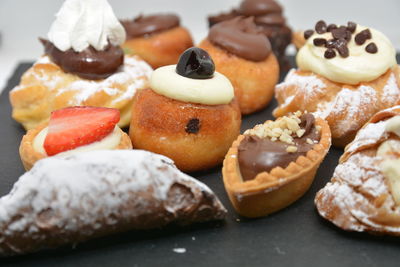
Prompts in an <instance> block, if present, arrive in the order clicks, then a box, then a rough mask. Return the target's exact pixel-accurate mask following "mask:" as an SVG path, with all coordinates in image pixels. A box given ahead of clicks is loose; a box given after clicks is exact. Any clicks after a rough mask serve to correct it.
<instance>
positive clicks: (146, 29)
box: [121, 14, 180, 38]
mask: <svg viewBox="0 0 400 267" xmlns="http://www.w3.org/2000/svg"><path fill="white" fill-rule="evenodd" d="M121 23H122V25H123V26H124V28H125V31H126V34H127V37H128V38H137V37H142V36H146V35H151V34H154V33H159V32H163V31H166V30H169V29H172V28H175V27H178V26H179V25H180V21H179V17H178V16H176V15H174V14H156V15H149V16H142V15H140V16H139V17H136V18H135V19H133V20H122V21H121Z"/></svg>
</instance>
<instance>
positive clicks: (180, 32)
mask: <svg viewBox="0 0 400 267" xmlns="http://www.w3.org/2000/svg"><path fill="white" fill-rule="evenodd" d="M121 23H122V25H123V26H124V28H125V30H126V33H127V40H126V42H125V43H124V44H123V45H122V47H123V48H124V49H125V52H126V53H127V54H133V55H138V56H140V57H141V58H143V59H144V60H145V61H146V62H147V63H149V64H150V65H151V66H152V67H153V68H154V69H156V68H159V67H161V66H166V65H171V64H176V63H177V62H178V59H179V56H180V55H181V54H182V53H183V51H185V50H186V49H188V48H189V47H192V46H193V41H192V37H191V36H190V33H189V31H188V30H187V29H186V28H184V27H182V26H180V19H179V17H178V16H177V15H175V14H154V15H147V16H142V15H140V16H138V17H136V18H134V19H132V20H122V21H121Z"/></svg>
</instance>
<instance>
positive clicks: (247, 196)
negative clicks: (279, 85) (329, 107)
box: [222, 118, 331, 218]
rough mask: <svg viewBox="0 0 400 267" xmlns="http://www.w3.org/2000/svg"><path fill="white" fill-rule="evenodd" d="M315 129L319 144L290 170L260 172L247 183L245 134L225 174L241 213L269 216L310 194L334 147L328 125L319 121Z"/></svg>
mask: <svg viewBox="0 0 400 267" xmlns="http://www.w3.org/2000/svg"><path fill="white" fill-rule="evenodd" d="M315 127H318V128H319V127H320V130H319V133H320V139H319V142H318V143H316V144H314V145H313V147H312V149H311V150H309V151H308V152H307V153H306V154H305V155H304V156H299V157H298V158H297V159H296V160H294V161H292V162H290V164H289V165H288V166H287V167H286V168H281V167H275V168H273V169H272V170H270V171H269V172H265V171H264V172H260V173H258V174H257V175H256V177H255V178H254V179H252V180H248V181H244V180H243V176H242V174H241V170H240V165H239V161H238V158H239V155H238V154H239V152H238V148H239V146H240V144H241V142H242V141H243V140H244V138H245V135H240V136H239V137H238V139H236V141H235V142H234V143H233V145H232V147H231V148H230V149H229V151H228V153H227V155H226V157H225V160H224V163H223V168H222V174H223V181H224V186H225V190H226V191H227V193H228V196H229V199H230V201H231V203H232V205H233V207H234V208H235V210H236V211H237V213H239V214H240V215H242V216H245V217H250V218H256V217H261V216H265V215H268V214H270V213H273V212H276V211H278V210H280V209H283V208H285V207H287V206H288V205H290V204H291V203H293V202H294V201H296V200H297V199H299V198H300V197H301V196H302V195H303V194H304V193H305V192H306V191H307V189H308V188H309V187H310V185H311V183H312V181H313V179H314V176H315V173H316V171H317V169H318V167H319V165H320V164H321V162H322V160H323V159H324V157H325V156H326V154H327V152H328V150H329V148H330V145H331V132H330V129H329V126H328V124H327V122H326V121H324V120H322V119H320V118H316V119H315Z"/></svg>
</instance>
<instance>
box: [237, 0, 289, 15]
mask: <svg viewBox="0 0 400 267" xmlns="http://www.w3.org/2000/svg"><path fill="white" fill-rule="evenodd" d="M238 12H239V13H240V14H242V15H245V16H260V15H267V14H272V13H279V14H280V13H282V7H281V6H280V5H279V4H278V3H277V2H275V1H273V0H245V1H243V2H242V3H241V4H240V6H239V9H238Z"/></svg>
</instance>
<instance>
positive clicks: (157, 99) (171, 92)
mask: <svg viewBox="0 0 400 267" xmlns="http://www.w3.org/2000/svg"><path fill="white" fill-rule="evenodd" d="M240 124H241V115H240V110H239V106H238V104H237V102H236V100H235V98H234V91H233V87H232V84H231V83H230V82H229V80H228V79H227V78H226V77H225V76H224V75H222V74H220V73H219V72H216V71H215V66H214V64H213V62H212V59H211V58H210V56H209V55H208V54H207V52H205V51H204V50H202V49H200V48H190V49H188V50H187V51H185V52H184V53H183V54H182V56H181V57H180V60H179V62H178V64H177V65H170V66H164V67H161V68H158V69H157V70H155V71H154V72H153V74H152V76H151V80H150V88H147V89H144V90H140V91H138V93H137V94H136V95H135V97H134V101H133V106H132V122H131V125H130V129H129V135H130V137H131V139H132V143H133V147H134V148H138V149H144V150H149V151H152V152H155V153H159V154H162V155H165V156H167V157H169V158H171V159H173V160H174V162H175V164H176V166H177V167H178V168H179V169H181V170H183V171H188V172H189V171H197V170H204V169H208V168H211V167H214V166H216V165H218V164H220V163H221V162H222V160H223V158H224V155H225V154H226V152H227V151H228V149H229V147H230V145H231V144H232V142H233V140H235V139H236V137H237V136H238V135H239V131H240Z"/></svg>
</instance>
